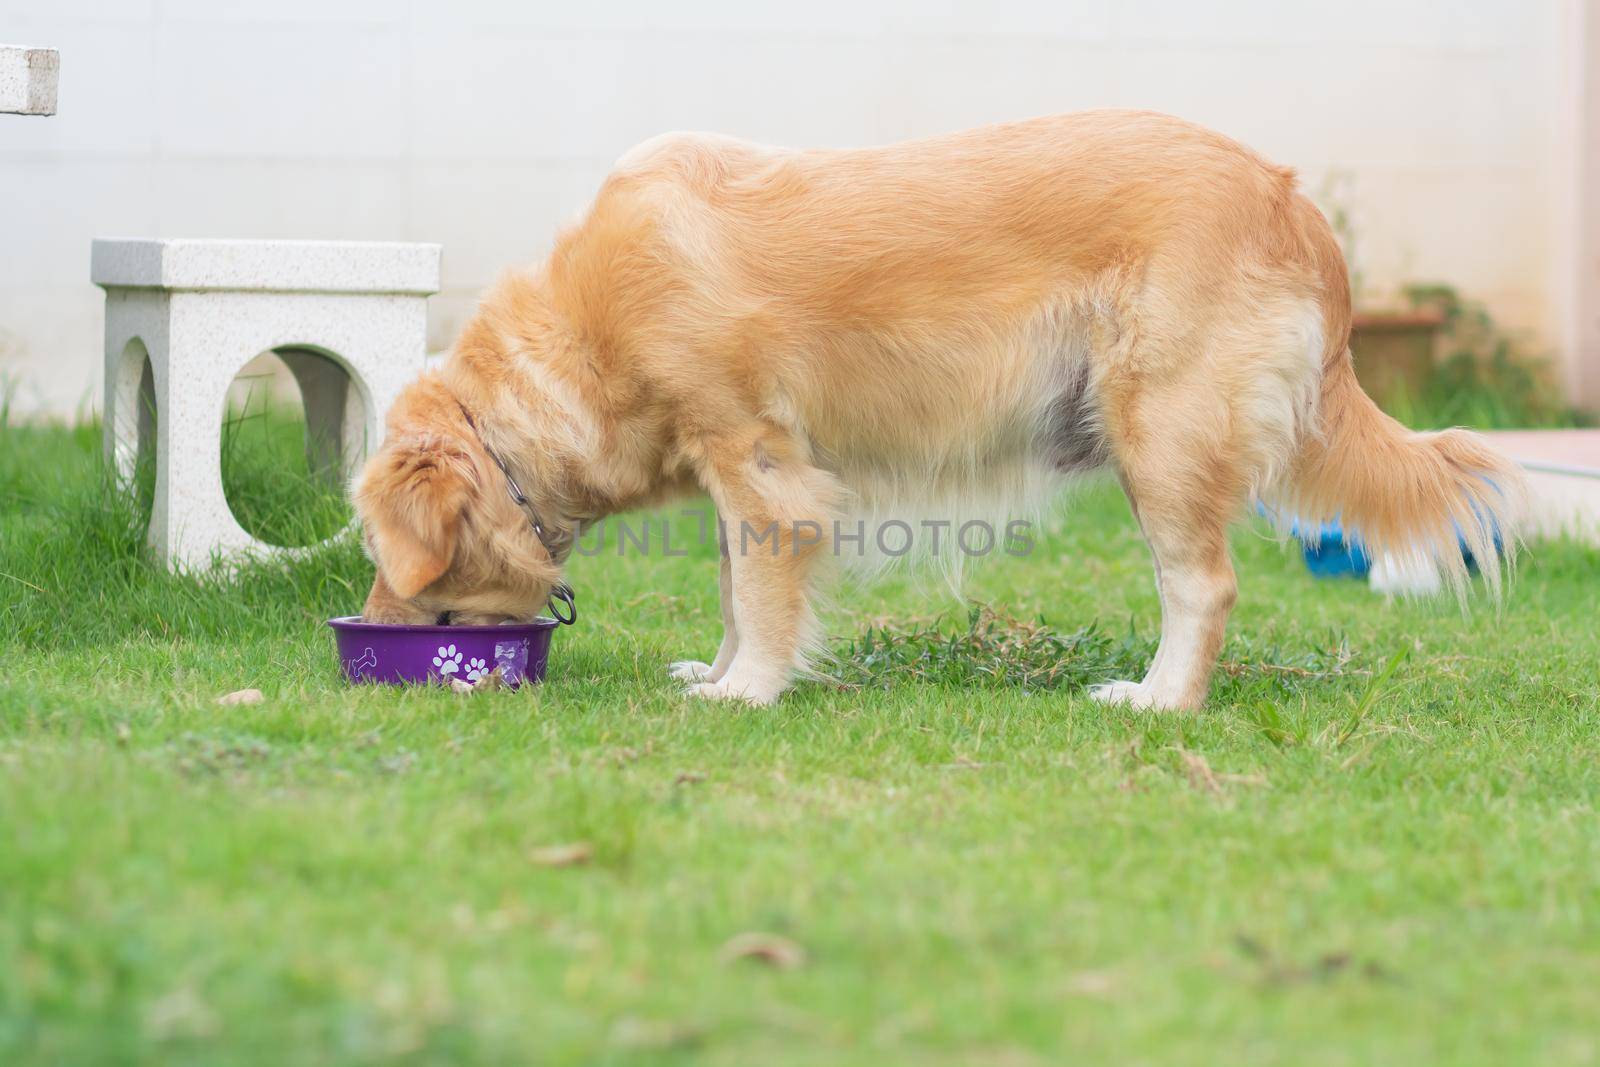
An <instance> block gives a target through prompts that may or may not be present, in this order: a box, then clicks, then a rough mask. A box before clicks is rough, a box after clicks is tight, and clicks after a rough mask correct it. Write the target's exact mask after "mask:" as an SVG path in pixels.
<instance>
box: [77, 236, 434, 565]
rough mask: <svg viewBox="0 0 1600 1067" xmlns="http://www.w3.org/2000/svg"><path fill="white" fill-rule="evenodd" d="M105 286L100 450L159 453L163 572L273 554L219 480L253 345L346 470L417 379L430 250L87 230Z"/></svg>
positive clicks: (120, 456)
mask: <svg viewBox="0 0 1600 1067" xmlns="http://www.w3.org/2000/svg"><path fill="white" fill-rule="evenodd" d="M90 276H91V278H92V279H93V281H94V283H95V284H96V285H98V286H100V287H101V288H103V289H105V291H106V334H105V337H106V348H105V359H106V362H105V382H106V385H105V412H104V417H105V447H106V451H107V453H108V454H109V456H110V457H111V458H112V460H113V462H114V463H115V464H116V467H117V469H118V470H119V471H120V472H121V473H122V474H123V475H124V476H131V475H132V473H133V471H134V470H135V467H136V465H137V464H138V463H139V462H140V459H141V457H149V458H153V460H154V462H155V472H156V481H155V501H154V509H153V511H152V513H151V519H150V534H149V537H150V543H151V545H152V546H153V547H154V548H155V550H156V553H157V555H158V556H159V557H160V559H161V560H162V561H163V562H165V563H166V564H167V565H169V566H178V565H181V566H186V567H200V566H205V565H207V564H209V563H211V562H212V561H213V560H216V559H219V558H225V557H229V556H237V555H239V554H250V553H261V552H270V551H273V550H274V549H273V547H272V546H269V545H266V544H264V543H263V542H260V541H258V540H257V539H256V538H254V537H252V536H251V535H250V534H249V533H248V532H246V531H245V530H244V528H243V527H241V526H240V525H239V522H238V520H237V519H235V518H234V515H233V512H232V511H231V510H230V509H229V507H228V502H227V499H226V497H225V496H224V494H223V488H222V463H221V446H222V423H223V419H224V418H225V417H226V411H225V410H224V408H225V405H226V398H227V394H228V386H229V385H230V383H232V381H233V379H234V376H235V375H236V374H237V373H238V371H239V369H240V368H241V367H243V366H244V365H245V364H246V363H248V362H249V361H250V360H251V359H252V358H254V357H255V356H257V355H259V354H261V353H263V352H274V353H277V354H278V356H279V357H280V358H282V359H283V361H284V362H285V363H286V364H287V365H288V367H289V369H290V370H291V371H292V372H293V373H294V376H295V379H296V380H297V382H298V384H299V386H300V392H301V396H302V399H303V401H304V405H305V412H306V439H307V442H308V447H310V448H312V449H314V450H316V454H314V455H313V457H312V460H313V464H314V466H317V465H324V466H326V467H328V468H330V469H332V470H335V471H337V472H338V473H339V474H340V475H348V474H349V473H350V472H351V471H353V470H354V468H355V466H356V465H357V464H358V463H359V462H360V461H361V459H362V458H363V457H364V456H365V455H366V453H367V451H368V450H369V448H370V447H372V446H375V445H376V443H377V442H378V440H379V439H380V437H381V434H382V430H383V422H382V419H383V415H384V413H385V412H386V411H387V410H388V408H389V406H390V404H392V403H393V402H394V399H395V397H396V395H397V394H398V393H399V391H400V389H401V388H402V387H403V386H404V385H405V384H406V383H407V382H409V381H411V380H412V379H413V378H415V377H416V376H417V374H419V373H420V372H421V370H422V368H423V360H424V357H425V353H426V340H427V338H426V333H427V306H426V305H427V298H428V296H429V294H431V293H434V292H436V291H438V288H439V246H438V245H432V244H395V243H380V242H361V241H209V240H171V241H169V240H148V239H106V238H102V239H97V240H96V241H95V242H94V247H93V251H92V255H91V267H90Z"/></svg>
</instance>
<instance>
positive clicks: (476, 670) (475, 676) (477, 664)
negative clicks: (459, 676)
mask: <svg viewBox="0 0 1600 1067" xmlns="http://www.w3.org/2000/svg"><path fill="white" fill-rule="evenodd" d="M488 673H489V665H488V664H486V663H484V662H483V660H481V659H479V658H478V657H477V656H473V657H472V658H471V659H469V660H467V681H469V682H477V681H479V680H480V679H482V678H483V677H484V676H485V675H487V674H488Z"/></svg>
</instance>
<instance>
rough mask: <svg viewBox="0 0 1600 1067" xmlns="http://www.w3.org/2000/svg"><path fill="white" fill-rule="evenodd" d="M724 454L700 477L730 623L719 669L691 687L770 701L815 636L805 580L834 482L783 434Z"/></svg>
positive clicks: (821, 535)
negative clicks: (711, 511) (708, 498)
mask: <svg viewBox="0 0 1600 1067" xmlns="http://www.w3.org/2000/svg"><path fill="white" fill-rule="evenodd" d="M712 455H713V456H714V457H715V456H718V455H719V453H717V452H713V453H712ZM720 456H721V457H723V459H722V462H715V460H713V463H711V464H709V465H708V469H707V471H706V482H707V488H708V489H709V490H710V491H711V494H712V496H713V498H714V499H715V500H716V503H717V513H718V515H719V516H720V517H721V518H722V522H723V531H722V539H723V544H724V552H725V553H726V555H725V556H724V567H723V603H724V606H725V607H724V623H725V626H726V627H727V629H726V632H725V634H724V637H723V645H722V649H721V651H719V653H718V656H717V660H718V662H717V663H714V664H712V665H711V671H712V672H716V671H717V670H718V667H719V666H722V667H724V669H723V670H722V671H721V673H720V674H716V673H710V674H708V676H707V680H705V681H702V682H699V683H698V684H696V685H693V686H691V687H690V689H689V692H690V693H691V694H693V695H695V696H703V697H716V698H733V699H740V700H747V701H750V702H752V703H756V704H767V703H771V702H772V701H774V700H776V699H777V698H778V696H779V695H780V694H781V693H782V692H783V691H784V690H785V689H787V688H788V687H789V682H790V679H791V678H792V677H793V675H794V672H795V670H796V669H797V668H799V667H800V666H802V665H803V663H804V659H805V650H806V648H807V647H808V645H809V644H810V643H811V642H812V640H813V639H814V636H815V629H816V618H815V616H814V615H813V613H812V610H811V604H810V597H809V581H810V576H811V570H812V567H813V564H814V563H815V561H816V556H817V552H818V551H819V550H820V548H821V545H822V542H823V540H824V530H825V524H826V522H827V517H828V516H829V515H831V514H832V508H831V505H832V504H833V502H834V500H835V499H836V498H837V496H838V486H837V483H836V482H834V481H833V479H832V478H831V477H830V476H829V475H827V474H825V473H824V472H822V471H820V470H818V469H817V468H815V467H813V466H811V465H810V463H809V461H808V460H809V456H808V455H807V454H806V452H805V450H804V448H803V447H801V446H797V445H795V444H794V443H792V442H790V441H787V440H785V439H772V438H767V439H764V440H763V439H761V438H759V437H757V438H755V439H753V440H750V441H747V442H746V443H744V444H743V445H724V446H723V448H722V450H721V451H720ZM724 654H726V655H727V657H728V659H727V662H726V664H723V658H724Z"/></svg>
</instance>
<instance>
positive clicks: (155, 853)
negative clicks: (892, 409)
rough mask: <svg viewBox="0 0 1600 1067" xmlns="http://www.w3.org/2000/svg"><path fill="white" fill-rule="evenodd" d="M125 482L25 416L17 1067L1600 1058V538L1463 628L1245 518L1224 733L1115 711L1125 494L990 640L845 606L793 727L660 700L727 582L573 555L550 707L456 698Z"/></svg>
mask: <svg viewBox="0 0 1600 1067" xmlns="http://www.w3.org/2000/svg"><path fill="white" fill-rule="evenodd" d="M96 452H97V434H96V432H95V431H94V430H93V429H92V428H86V429H83V430H77V431H66V430H48V431H47V430H23V429H18V428H16V427H11V428H9V429H7V428H5V427H3V426H0V656H3V657H4V664H5V666H4V674H3V678H4V680H3V681H0V1063H3V1064H7V1065H19V1067H20V1065H31V1064H68V1063H71V1064H80V1063H160V1064H207V1065H211V1064H229V1063H259V1064H272V1065H281V1064H291V1063H292V1064H321V1063H363V1062H407V1063H440V1064H446V1063H448V1064H464V1063H466V1064H470V1063H483V1064H511V1063H618V1064H633V1063H709V1064H727V1065H739V1067H745V1065H752V1064H761V1065H777V1064H791V1063H792V1064H802V1063H804V1064H830V1065H832V1064H883V1063H907V1064H919V1065H922V1064H945V1063H948V1064H970V1063H998V1064H1030V1063H1055V1062H1070V1063H1112V1064H1129V1063H1158V1062H1159V1063H1184V1064H1197V1065H1216V1064H1227V1065H1229V1067H1237V1065H1242V1064H1257V1063H1280V1064H1293V1065H1296V1067H1303V1065H1318V1064H1371V1063H1463V1064H1485V1065H1497V1067H1503V1065H1510V1064H1541V1065H1550V1064H1579V1063H1594V1062H1596V1060H1597V1058H1600V821H1597V818H1596V814H1597V813H1596V801H1597V794H1600V712H1597V702H1600V666H1597V664H1600V636H1597V633H1596V627H1595V620H1596V618H1600V558H1597V556H1596V554H1595V553H1593V552H1591V551H1588V550H1585V549H1582V548H1578V547H1574V546H1571V545H1540V546H1534V548H1533V549H1532V550H1531V551H1530V552H1529V553H1528V555H1527V556H1526V558H1525V560H1524V565H1523V567H1522V569H1521V572H1520V575H1519V579H1518V581H1517V583H1516V586H1515V588H1514V590H1513V593H1512V596H1511V599H1510V601H1509V604H1508V606H1507V607H1506V609H1505V610H1504V612H1503V613H1500V614H1498V615H1497V614H1496V613H1495V612H1494V610H1493V609H1492V608H1490V607H1487V606H1485V605H1482V604H1480V605H1478V606H1476V607H1475V608H1474V611H1473V613H1472V615H1471V616H1470V617H1466V618H1464V617H1463V616H1462V615H1461V613H1459V612H1458V611H1457V609H1456V608H1455V607H1454V605H1452V604H1444V605H1408V604H1386V603H1384V602H1383V601H1382V600H1381V599H1379V598H1376V597H1374V596H1372V595H1371V594H1370V593H1369V592H1368V591H1367V590H1366V589H1365V588H1364V587H1363V586H1361V585H1359V584H1356V583H1317V582H1314V581H1313V580H1311V579H1310V578H1309V577H1308V576H1307V575H1306V573H1305V571H1304V568H1303V567H1302V565H1301V564H1300V562H1299V560H1298V558H1297V555H1296V553H1294V552H1292V551H1290V550H1288V549H1286V548H1284V547H1283V546H1280V545H1279V544H1277V543H1275V542H1273V541H1271V540H1268V539H1266V538H1265V537H1263V536H1261V535H1260V533H1259V531H1251V530H1241V531H1240V533H1239V534H1238V536H1237V538H1236V542H1235V544H1236V550H1237V554H1238V557H1239V563H1240V576H1241V595H1240V600H1239V608H1238V611H1237V613H1236V614H1235V616H1234V621H1233V626H1232V630H1231V634H1232V636H1231V638H1230V642H1229V646H1228V649H1227V652H1226V654H1225V659H1226V664H1225V669H1224V671H1223V672H1221V673H1220V674H1219V677H1218V682H1217V686H1216V688H1215V691H1214V697H1213V700H1212V702H1211V703H1210V704H1209V705H1208V707H1207V708H1206V710H1205V711H1204V712H1203V713H1201V714H1199V715H1192V716H1179V715H1155V716H1152V715H1146V714H1140V713H1136V712H1131V711H1128V710H1125V709H1119V708H1105V707H1101V706H1098V705H1096V704H1094V703H1092V702H1090V701H1089V700H1088V699H1087V698H1086V697H1085V695H1084V693H1083V691H1082V683H1083V682H1084V681H1085V680H1086V679H1090V678H1094V677H1098V676H1100V675H1101V674H1102V673H1103V672H1104V671H1107V670H1113V669H1115V670H1120V671H1123V672H1127V671H1132V670H1134V669H1136V665H1137V664H1138V663H1139V661H1140V659H1141V658H1142V657H1144V656H1146V655H1148V653H1149V651H1150V650H1151V647H1152V644H1153V637H1154V633H1155V628H1156V623H1157V606H1156V598H1155V593H1154V589H1153V585H1152V578H1151V570H1150V565H1149V563H1148V559H1147V556H1146V553H1145V550H1144V548H1143V546H1142V544H1141V542H1140V541H1139V540H1138V538H1137V536H1136V531H1135V529H1134V526H1133V524H1132V521H1131V520H1130V518H1129V517H1128V515H1127V512H1126V509H1125V507H1124V505H1123V504H1122V502H1121V501H1120V499H1119V498H1118V497H1117V496H1116V494H1115V492H1114V490H1112V489H1110V488H1108V487H1105V486H1099V487H1093V488H1091V489H1089V490H1088V491H1087V492H1085V493H1084V494H1083V495H1082V496H1081V497H1080V498H1079V499H1078V500H1077V501H1076V503H1075V505H1074V506H1073V507H1072V508H1071V509H1069V511H1068V513H1067V516H1066V518H1065V519H1064V520H1063V522H1062V523H1061V525H1060V528H1059V530H1058V531H1057V532H1055V533H1053V534H1052V535H1051V536H1050V537H1049V538H1048V539H1046V540H1044V541H1043V542H1042V543H1041V544H1040V546H1039V548H1038V550H1037V551H1036V552H1035V553H1034V554H1033V555H1032V556H1031V557H1030V558H1028V559H1025V560H1014V559H1004V560H1001V561H998V562H995V563H994V564H992V565H989V566H987V567H986V568H984V569H982V570H980V571H978V572H977V573H976V574H975V575H974V577H973V578H972V580H971V581H970V583H969V585H968V587H967V590H966V594H967V596H968V597H970V598H971V600H972V601H974V602H978V603H982V604H985V605H989V606H991V607H993V608H994V609H995V611H996V612H998V613H999V614H998V615H984V616H982V617H981V618H979V619H978V620H977V622H976V624H975V625H973V626H972V627H971V628H970V629H969V624H968V610H969V609H968V605H967V604H966V603H963V602H960V601H957V600H954V599H953V598H952V597H951V596H950V595H949V594H948V593H947V592H941V591H940V590H939V588H938V587H937V586H931V587H930V586H928V585H925V584H920V583H919V582H918V581H916V580H912V579H907V578H895V579H892V580H890V581H888V582H886V583H884V584H882V585H880V586H878V587H876V588H872V589H858V588H854V587H851V586H848V585H846V586H845V587H844V588H842V589H841V590H840V592H839V595H838V597H837V599H836V601H835V603H834V605H833V606H832V608H831V609H830V610H829V613H828V616H827V618H828V621H829V624H830V631H831V633H832V634H833V635H834V644H835V647H836V648H837V649H838V650H839V651H840V657H841V662H840V663H839V664H838V666H837V667H836V668H835V670H836V673H837V677H838V678H839V679H840V681H839V682H838V683H835V684H827V683H822V682H809V683H804V684H801V685H800V686H798V687H797V688H796V689H795V690H794V692H793V693H792V694H790V695H789V696H787V697H786V698H785V699H784V700H783V701H782V702H780V703H779V704H778V705H777V706H776V707H772V708H766V709H760V710H751V709H741V708H738V707H732V706H727V705H708V704H703V703H690V702H687V701H685V700H684V699H682V698H680V697H679V695H678V692H677V687H676V686H675V685H673V684H671V683H669V682H668V680H667V678H666V674H665V668H666V664H667V662H668V661H669V660H672V659H678V658H684V657H689V656H692V657H695V658H707V657H709V655H710V653H711V652H712V650H713V649H714V648H715V645H716V641H717V638H718V633H719V622H718V612H717V604H716V579H715V563H714V559H713V555H712V553H713V551H714V550H713V549H705V550H696V551H695V552H694V553H693V554H692V555H691V556H690V557H689V558H685V559H661V558H650V559H644V558H637V557H636V556H630V557H629V558H624V559H618V558H617V557H616V555H615V554H614V553H613V554H605V555H601V556H596V557H593V558H582V559H578V560H577V561H576V562H575V564H574V567H573V579H574V584H575V585H576V586H577V588H578V590H579V595H580V598H581V599H580V604H581V607H582V610H583V618H582V621H581V623H580V624H579V625H578V626H577V627H575V628H571V629H564V630H562V631H561V632H560V633H559V634H558V636H557V639H556V645H555V651H554V657H553V662H552V667H551V675H550V679H549V681H548V683H547V684H545V685H544V686H542V687H538V688H529V689H526V690H524V691H521V692H517V693H490V694H478V695H474V696H471V697H463V696H458V695H454V694H451V693H448V692H438V691H427V690H410V691H396V690H390V689H352V688H348V687H346V686H345V685H343V684H342V683H341V681H340V678H339V675H338V673H337V667H336V664H335V661H334V656H333V652H332V642H331V637H330V635H329V633H328V631H327V630H326V628H325V627H324V625H323V620H324V619H326V618H327V617H328V616H330V615H335V614H345V613H349V612H353V611H356V610H358V609H359V607H360V604H361V600H362V597H363V595H364V593H365V591H366V583H367V582H368V580H369V578H370V573H371V572H370V566H369V565H368V564H367V563H366V562H365V560H364V559H363V558H362V556H361V554H360V552H359V551H357V550H356V549H355V548H354V547H352V546H350V545H343V546H339V547H335V548H332V549H330V550H328V551H325V552H323V553H321V554H320V555H318V556H316V557H315V558H313V559H312V560H310V561H308V562H305V563H302V564H297V565H295V566H292V567H283V566H259V567H255V568H252V569H248V570H245V571H244V572H242V573H240V574H238V575H236V576H235V577H233V578H231V579H224V578H220V577H213V578H192V579H177V578H170V577H167V576H165V575H164V574H162V573H160V572H158V571H156V570H154V569H152V568H151V567H150V566H149V565H148V564H147V563H145V562H142V561H141V555H140V551H139V547H140V539H141V536H142V534H141V531H140V529H139V521H138V514H137V508H136V506H134V505H132V504H130V503H128V502H126V501H125V500H124V499H123V498H121V497H118V496H117V495H115V494H111V493H108V492H107V491H106V489H105V483H104V480H103V477H102V475H101V473H100V470H99V466H98V463H97V461H96V458H95V457H96ZM246 481H248V479H246ZM234 484H235V485H238V484H239V481H238V479H235V480H234ZM245 488H246V490H248V485H247V486H246V487H245ZM272 497H273V494H272V493H270V492H269V493H264V494H258V499H256V500H255V501H254V502H252V503H250V504H249V505H248V506H254V507H266V508H267V509H268V510H269V511H270V505H271V500H272ZM244 507H245V505H241V509H242V510H243V509H244ZM313 510H315V509H313ZM280 519H281V516H280ZM316 521H319V522H320V521H323V519H322V518H320V517H319V518H317V519H316ZM277 529H279V530H280V532H284V533H285V535H286V536H288V535H291V534H292V533H293V531H292V530H288V529H287V528H286V527H284V526H280V527H278V528H277ZM941 615H942V622H937V623H936V621H935V620H936V619H937V618H938V617H939V616H941ZM930 626H935V627H936V628H937V629H938V633H937V634H933V635H930V633H929V632H928V628H929V627H930ZM941 634H942V636H940V635H941ZM1400 653H1404V654H1405V656H1404V658H1403V659H1400V660H1399V661H1398V662H1396V661H1395V657H1396V656H1397V655H1398V654H1400ZM1391 664H1392V665H1393V670H1392V673H1388V674H1386V673H1385V672H1386V669H1387V668H1389V667H1390V666H1391ZM246 686H254V687H258V688H260V689H262V690H263V691H265V693H266V700H265V702H264V703H262V704H260V705H257V706H246V707H219V706H218V705H217V704H216V702H215V701H216V698H217V696H218V695H219V694H222V693H226V692H228V691H230V690H235V689H239V688H242V687H246ZM572 844H584V845H587V846H588V847H589V848H590V849H592V858H591V859H590V861H589V862H587V863H584V864H577V865H565V866H561V865H549V864H547V863H541V862H540V858H541V857H540V853H539V850H541V849H546V848H549V847H551V846H559V845H572ZM752 932H755V933H762V934H768V935H773V936H775V937H781V938H783V939H786V940H785V941H784V942H782V944H783V945H784V946H785V947H788V946H790V945H792V946H796V947H798V949H799V950H800V952H801V953H803V959H789V960H788V962H789V963H791V964H797V965H793V966H788V967H782V966H774V965H772V964H771V963H770V962H767V961H763V960H762V959H760V958H729V956H728V953H727V952H726V951H725V946H726V945H727V944H728V942H729V941H730V940H731V939H734V938H736V937H737V936H738V935H741V934H746V933H752Z"/></svg>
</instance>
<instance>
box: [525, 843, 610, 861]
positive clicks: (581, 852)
mask: <svg viewBox="0 0 1600 1067" xmlns="http://www.w3.org/2000/svg"><path fill="white" fill-rule="evenodd" d="M528 859H530V860H532V861H533V862H534V863H535V864H537V865H538V866H540V867H577V866H579V865H580V864H584V863H588V862H589V861H590V860H592V859H594V846H593V845H591V844H589V842H587V841H574V842H572V843H571V844H567V845H546V846H544V847H543V848H536V849H534V850H533V851H532V852H530V853H528Z"/></svg>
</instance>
